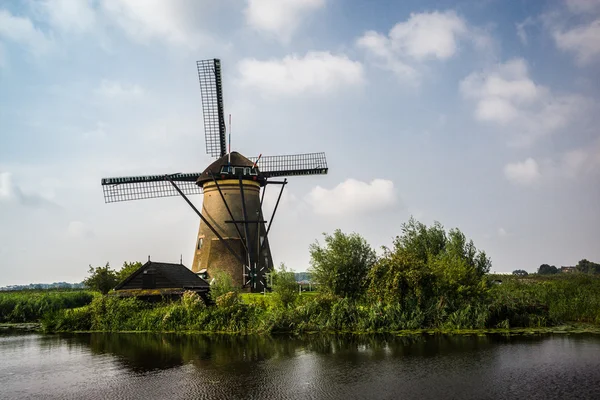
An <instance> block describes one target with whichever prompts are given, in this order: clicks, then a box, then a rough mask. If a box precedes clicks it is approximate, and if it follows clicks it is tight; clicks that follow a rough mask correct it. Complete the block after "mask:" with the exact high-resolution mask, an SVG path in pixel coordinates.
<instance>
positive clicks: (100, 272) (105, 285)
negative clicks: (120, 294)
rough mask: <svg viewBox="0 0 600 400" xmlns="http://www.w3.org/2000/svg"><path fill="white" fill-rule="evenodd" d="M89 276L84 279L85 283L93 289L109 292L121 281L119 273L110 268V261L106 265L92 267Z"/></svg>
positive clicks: (104, 292)
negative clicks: (118, 276)
mask: <svg viewBox="0 0 600 400" xmlns="http://www.w3.org/2000/svg"><path fill="white" fill-rule="evenodd" d="M88 273H89V276H88V277H87V278H86V279H84V280H83V284H84V285H85V286H87V287H88V288H90V289H91V290H96V291H98V292H100V293H102V294H107V293H108V292H109V291H110V290H111V289H112V288H114V287H115V286H116V285H117V283H118V282H119V281H118V279H117V273H116V272H115V271H114V270H113V269H112V268H110V266H109V265H108V263H106V265H105V266H104V267H96V268H94V267H92V266H91V265H90V269H89V270H88Z"/></svg>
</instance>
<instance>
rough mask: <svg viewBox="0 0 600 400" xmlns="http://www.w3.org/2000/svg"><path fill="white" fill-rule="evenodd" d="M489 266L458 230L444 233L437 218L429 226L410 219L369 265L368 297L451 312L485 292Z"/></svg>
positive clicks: (475, 299)
mask: <svg viewBox="0 0 600 400" xmlns="http://www.w3.org/2000/svg"><path fill="white" fill-rule="evenodd" d="M490 267H491V261H490V259H489V258H488V257H487V256H486V254H485V252H482V251H477V248H476V247H475V245H474V244H473V241H472V240H469V241H468V240H467V239H466V237H465V235H464V234H463V233H462V232H461V231H460V230H458V229H451V230H450V231H449V232H448V233H446V231H445V230H444V228H443V226H442V225H441V224H440V223H439V222H436V223H434V224H433V225H432V226H431V227H427V226H426V225H424V224H422V223H420V222H417V221H416V220H414V219H413V218H411V219H410V220H409V221H408V222H407V223H405V224H403V225H402V235H400V236H398V237H396V239H395V240H394V247H393V249H391V250H390V249H387V248H384V255H383V257H381V258H380V259H379V260H378V262H377V263H376V264H375V266H374V267H373V268H372V269H371V271H370V273H369V276H368V282H369V291H368V293H369V296H370V298H371V299H372V301H379V302H386V303H398V304H400V305H401V306H403V307H405V308H415V307H418V308H420V309H429V308H433V309H435V310H437V311H436V312H438V311H440V310H443V311H444V312H450V313H452V312H454V311H456V310H457V309H459V308H460V307H464V306H469V305H470V304H472V303H476V302H478V301H479V300H480V299H481V298H482V296H485V294H486V291H487V287H488V285H487V282H486V280H485V278H484V276H485V274H486V273H487V272H489V269H490ZM430 315H431V317H432V318H434V319H435V318H437V317H436V315H437V314H436V313H430Z"/></svg>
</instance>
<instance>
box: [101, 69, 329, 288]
mask: <svg viewBox="0 0 600 400" xmlns="http://www.w3.org/2000/svg"><path fill="white" fill-rule="evenodd" d="M196 67H197V69H198V77H199V79H200V94H201V99H202V113H203V119H204V134H205V139H206V152H207V154H209V155H210V156H212V157H215V158H217V159H216V161H214V162H213V163H212V164H210V165H209V166H208V167H207V168H206V169H205V170H204V171H203V172H201V173H174V174H165V175H147V176H129V177H119V178H103V179H102V187H103V192H104V201H105V202H106V203H113V202H119V201H130V200H139V199H149V198H158V197H168V196H181V197H182V198H183V199H184V200H185V201H186V202H187V203H188V205H189V206H190V207H191V208H192V209H193V210H194V211H195V212H196V214H198V216H199V217H200V227H199V229H198V235H197V241H196V247H195V250H194V261H193V264H192V271H193V272H195V273H198V274H202V275H203V276H206V277H208V278H209V279H210V278H211V276H214V273H215V272H216V271H224V272H226V273H228V274H229V275H230V276H231V277H232V280H233V282H234V284H235V285H236V286H238V287H241V288H242V289H245V290H249V291H252V292H261V291H263V290H264V289H265V287H266V274H267V273H268V272H270V271H271V270H272V269H273V259H272V256H271V249H270V247H269V240H268V234H269V231H270V229H271V224H272V223H273V218H274V217H275V213H276V212H277V207H278V206H279V201H280V200H281V195H282V193H283V190H284V188H285V185H286V184H287V183H288V182H287V178H284V179H283V180H281V179H277V178H282V177H288V176H304V175H322V174H326V173H327V171H328V168H327V160H326V158H325V153H308V154H293V155H277V156H262V155H259V156H258V157H244V156H243V155H241V154H240V153H238V152H235V151H234V152H232V151H231V132H230V136H229V149H227V146H226V140H225V139H226V129H225V128H226V127H225V113H224V111H223V85H222V79H221V62H220V60H219V59H210V60H202V61H197V62H196ZM273 178H275V179H273ZM269 185H276V186H279V195H278V197H277V202H276V203H275V207H274V208H273V212H272V215H271V217H270V220H265V219H264V217H263V212H262V205H263V200H264V195H265V191H266V189H267V186H269ZM196 194H203V195H204V199H203V202H202V211H199V210H198V209H197V208H196V207H195V206H194V204H193V203H192V202H191V201H190V199H189V198H188V196H191V195H196Z"/></svg>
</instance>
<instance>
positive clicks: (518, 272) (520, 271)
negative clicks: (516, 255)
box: [512, 269, 529, 276]
mask: <svg viewBox="0 0 600 400" xmlns="http://www.w3.org/2000/svg"><path fill="white" fill-rule="evenodd" d="M512 274H513V275H517V276H527V275H529V273H528V272H527V271H525V270H524V269H515V270H514V271H513V272H512Z"/></svg>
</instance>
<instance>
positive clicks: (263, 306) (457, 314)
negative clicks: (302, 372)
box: [42, 274, 600, 334]
mask: <svg viewBox="0 0 600 400" xmlns="http://www.w3.org/2000/svg"><path fill="white" fill-rule="evenodd" d="M261 296H262V299H265V301H264V302H259V301H257V300H256V299H255V297H257V296H245V295H244V296H241V297H240V296H239V295H238V294H237V293H235V292H229V293H225V294H223V295H221V296H220V297H219V298H218V299H217V301H216V305H214V306H208V307H207V306H206V305H204V303H203V302H202V299H201V298H200V297H199V296H198V295H197V294H194V293H192V292H188V293H185V294H184V295H183V296H182V298H181V299H179V300H175V301H163V302H159V303H147V302H144V301H140V300H138V299H135V298H125V299H122V298H117V297H112V296H96V298H94V300H93V301H92V303H91V304H89V305H86V306H83V307H79V308H74V309H64V310H59V311H57V312H54V313H48V314H46V316H45V317H44V318H43V320H42V323H43V326H44V328H45V329H46V330H47V331H49V332H56V331H82V330H84V331H85V330H99V331H107V332H111V331H112V332H114V331H162V332H172V331H198V332H229V333H242V334H246V333H271V332H294V333H302V332H317V331H318V332H394V331H399V330H405V329H440V330H454V329H486V328H517V327H520V328H539V327H546V326H555V325H558V324H565V323H591V324H600V277H596V276H594V275H586V274H569V275H567V274H565V275H554V276H550V277H540V276H539V275H530V276H528V277H517V276H505V277H504V278H503V283H502V285H495V286H493V287H492V288H491V289H490V290H489V291H487V292H486V294H485V296H483V297H482V298H481V299H480V300H479V301H477V302H475V301H473V302H470V303H468V302H463V303H461V304H460V305H459V306H454V307H451V306H450V305H449V304H448V303H446V302H444V301H438V302H424V304H420V305H419V304H417V303H416V302H405V303H400V302H385V301H377V300H373V299H372V298H371V299H370V301H367V300H359V301H354V300H352V299H349V298H342V297H339V296H335V295H333V294H331V293H320V294H318V295H316V296H314V295H312V296H304V295H303V296H301V297H299V298H298V300H297V301H296V302H295V303H294V304H291V305H289V306H288V307H284V306H283V304H282V303H281V302H279V301H275V302H270V301H268V299H269V297H273V298H274V297H275V294H272V295H269V294H267V295H266V296H264V295H261ZM246 298H248V299H251V300H250V301H251V302H252V303H251V304H248V303H246V302H244V301H242V299H246Z"/></svg>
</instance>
